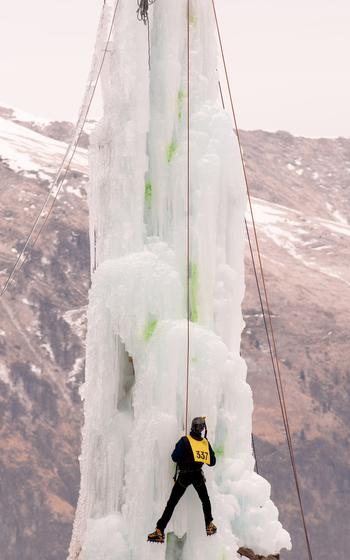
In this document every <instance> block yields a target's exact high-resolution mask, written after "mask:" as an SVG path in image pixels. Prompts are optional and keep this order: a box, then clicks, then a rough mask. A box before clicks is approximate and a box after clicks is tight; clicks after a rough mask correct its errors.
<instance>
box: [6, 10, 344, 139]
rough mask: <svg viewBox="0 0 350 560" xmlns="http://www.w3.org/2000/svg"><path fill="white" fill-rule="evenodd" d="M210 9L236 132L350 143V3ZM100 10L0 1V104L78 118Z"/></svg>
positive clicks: (95, 113) (40, 113)
mask: <svg viewBox="0 0 350 560" xmlns="http://www.w3.org/2000/svg"><path fill="white" fill-rule="evenodd" d="M128 1H130V2H133V1H134V2H135V10H136V0H128ZM156 1H161V0H156ZM216 3H217V8H218V13H219V18H220V22H221V26H222V33H223V39H224V47H225V53H226V56H227V62H228V67H229V71H230V76H231V82H232V90H233V93H234V98H235V106H236V111H237V117H238V122H239V126H240V127H241V128H245V129H256V128H262V129H265V130H288V131H289V132H292V133H294V134H300V135H304V136H341V135H342V136H350V109H349V101H350V76H349V62H348V57H349V53H350V32H349V28H350V0H216ZM101 5H102V0H11V1H9V0H0V6H1V20H0V69H1V72H0V79H1V82H0V83H1V88H0V105H1V104H10V105H14V106H17V107H19V108H21V109H23V110H24V111H27V112H30V113H33V114H35V115H38V116H42V117H46V118H50V119H69V120H75V119H76V117H77V113H78V109H79V106H80V100H81V97H82V94H83V91H84V87H85V82H86V78H87V75H88V71H89V67H90V60H91V55H92V49H93V45H94V40H95V33H96V28H97V23H98V18H99V13H100V9H101ZM98 110H99V105H98V104H96V105H95V109H94V116H96V115H97V113H98Z"/></svg>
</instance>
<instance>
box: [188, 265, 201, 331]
mask: <svg viewBox="0 0 350 560" xmlns="http://www.w3.org/2000/svg"><path fill="white" fill-rule="evenodd" d="M198 276H199V272H198V265H197V264H195V263H191V269H190V302H191V311H190V319H191V321H193V323H198V286H199V283H198Z"/></svg>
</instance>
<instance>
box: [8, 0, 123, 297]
mask: <svg viewBox="0 0 350 560" xmlns="http://www.w3.org/2000/svg"><path fill="white" fill-rule="evenodd" d="M119 3H120V0H117V2H116V4H115V8H114V13H113V17H112V22H111V27H110V30H109V34H108V39H107V43H106V47H105V48H104V51H103V56H102V60H101V64H100V67H99V70H98V73H97V77H96V79H95V83H94V85H93V88H92V94H91V97H90V100H89V103H88V105H87V108H86V110H85V115H84V105H83V106H82V109H81V113H80V115H79V117H78V120H77V125H76V127H75V130H74V133H73V136H72V140H71V142H70V144H69V146H68V147H67V150H66V152H65V154H64V157H63V159H62V162H61V164H60V167H59V169H58V171H57V173H56V175H55V178H54V180H53V183H52V185H51V187H50V190H49V192H48V194H47V196H46V199H45V201H44V204H43V205H42V207H41V209H40V212H39V214H38V216H37V218H36V220H35V222H34V224H33V226H32V228H31V230H30V232H29V235H28V236H27V238H26V241H25V244H24V246H23V248H22V250H21V253H20V254H19V256H18V257H17V260H16V262H15V264H14V266H13V268H12V270H11V272H10V274H9V276H8V278H7V280H6V282H5V284H4V287H3V289H2V290H1V293H0V297H1V296H3V295H4V293H5V292H6V291H7V289H8V287H9V286H10V284H11V282H12V279H13V277H14V275H15V273H16V272H17V269H18V272H20V270H21V268H22V267H23V265H24V263H25V261H26V259H27V257H28V254H27V255H26V250H27V247H28V246H29V243H30V241H31V239H32V236H33V234H34V231H35V229H36V227H37V225H38V223H39V221H40V219H41V218H43V217H44V213H45V210H46V206H47V205H48V202H49V200H50V197H51V195H52V193H53V192H54V189H55V187H58V188H57V191H56V193H55V195H54V198H53V201H52V203H51V206H50V208H49V210H48V212H47V214H46V216H45V217H44V222H43V224H42V225H41V226H40V228H39V231H38V233H37V235H36V237H35V239H34V242H33V244H32V246H31V247H30V248H29V254H30V251H32V250H33V248H34V246H35V244H36V242H37V240H38V238H39V236H40V234H41V232H42V230H43V229H44V227H45V225H46V223H47V220H48V218H49V217H50V215H51V212H52V209H53V206H54V205H55V202H56V200H57V197H58V195H59V193H60V190H61V187H62V184H63V182H64V180H65V179H66V177H67V174H68V171H69V168H70V164H71V162H72V159H73V157H74V155H75V152H76V149H77V146H78V142H79V139H80V137H81V135H82V132H83V129H84V125H85V123H86V119H87V116H88V113H89V110H90V107H91V103H92V101H93V98H94V95H95V92H96V88H97V84H98V80H99V77H100V75H101V71H102V67H103V64H104V61H105V58H106V53H107V46H108V44H109V42H110V38H111V35H112V31H113V28H114V23H115V19H116V14H117V10H118V6H119ZM103 11H104V8H103V10H102V12H103ZM92 84H93V81H91V82H90V83H89V85H88V88H87V89H88V90H89V89H90V87H91V86H92ZM81 121H82V123H81V124H79V123H80V122H81ZM78 131H79V132H78ZM72 148H73V152H72V154H71V156H70V158H69V161H68V165H67V167H66V170H65V173H64V175H63V178H61V177H60V176H61V173H62V170H63V168H64V165H65V162H66V160H67V158H68V156H69V153H70V151H71V149H72ZM19 265H20V266H19Z"/></svg>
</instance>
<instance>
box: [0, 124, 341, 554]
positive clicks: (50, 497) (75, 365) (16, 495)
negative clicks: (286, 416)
mask: <svg viewBox="0 0 350 560" xmlns="http://www.w3.org/2000/svg"><path fill="white" fill-rule="evenodd" d="M5 120H6V119H5ZM12 124H13V123H12V122H11V125H12ZM15 124H16V127H15V128H11V129H10V127H9V123H6V126H5V128H4V129H3V132H4V134H5V129H7V133H6V134H7V135H8V143H7V142H5V140H4V137H3V136H2V134H3V133H2V132H1V130H0V136H1V138H2V142H4V144H7V147H5V148H4V152H3V153H0V158H1V161H0V184H1V199H0V216H1V236H0V259H1V263H0V269H1V275H0V279H1V281H3V280H4V279H5V278H6V272H7V271H8V270H9V268H10V266H11V264H13V263H14V260H15V257H16V255H17V252H18V250H20V248H21V245H22V243H23V241H24V239H25V237H26V235H27V234H28V232H29V230H30V227H31V224H32V223H33V220H34V218H35V216H36V212H37V210H38V208H39V206H40V203H41V201H42V200H43V199H44V197H45V195H46V193H47V187H48V183H47V180H43V179H41V178H40V176H39V175H38V173H40V172H41V171H42V172H43V173H47V175H48V176H52V174H53V173H54V171H55V169H54V168H55V163H52V165H51V164H50V156H49V154H50V152H51V153H52V157H53V160H56V162H57V161H58V160H59V157H58V153H57V152H56V147H57V146H56V144H52V141H51V139H50V138H48V137H46V136H45V135H43V134H38V133H37V132H36V134H35V135H34V137H33V136H32V135H31V134H30V135H29V137H28V136H26V134H27V131H28V130H29V132H30V129H29V128H28V126H26V127H23V126H20V125H18V123H15ZM17 127H18V128H17ZM22 129H23V130H22ZM10 130H11V131H13V134H14V136H13V137H12V138H10V136H11V134H10V132H9V131H10ZM23 138H24V139H25V143H26V146H28V149H30V152H29V154H28V157H26V159H25V162H26V165H25V166H24V168H23V167H22V168H21V167H20V162H21V160H22V158H23V143H22V142H24V140H23ZM242 140H243V144H244V154H245V158H246V161H247V171H248V177H249V180H250V184H251V189H252V195H253V204H254V214H255V218H256V223H257V229H258V235H259V241H260V247H261V252H262V261H263V265H264V268H265V275H266V280H267V286H268V289H269V299H270V305H271V309H272V313H273V322H274V326H275V330H276V341H277V345H278V349H279V356H280V361H281V367H282V374H283V379H284V384H285V388H286V398H287V407H288V410H289V413H290V421H291V429H292V433H293V440H294V443H295V447H296V458H297V463H298V467H299V473H300V479H301V485H302V491H303V496H304V502H305V510H306V514H307V520H308V522H309V525H310V537H311V544H312V547H313V551H314V555H315V556H317V558H318V559H319V560H328V558H329V557H330V556H331V554H332V550H333V549H334V545H333V544H332V543H334V542H337V547H336V548H337V558H340V559H342V560H343V559H344V560H345V558H347V550H348V547H349V544H350V543H349V536H348V533H347V531H346V526H347V519H348V512H349V509H348V503H349V500H348V492H349V487H348V482H347V481H348V480H349V478H350V472H349V465H348V449H349V436H348V423H349V421H350V416H349V407H348V399H349V395H350V376H349V367H348V363H349V359H350V355H349V351H348V344H347V338H348V337H347V331H348V324H349V319H350V317H349V308H350V306H349V300H350V293H349V285H348V282H349V281H350V278H349V275H348V271H347V267H346V263H347V261H348V259H349V252H350V250H349V247H348V236H349V229H348V226H347V219H348V216H349V215H350V214H349V204H350V198H349V196H348V193H349V174H348V172H347V171H346V169H347V162H348V161H349V160H350V156H349V154H350V140H346V139H339V140H309V139H304V138H294V137H292V136H290V135H289V134H286V133H277V134H270V133H264V132H261V131H256V132H242ZM58 145H59V146H61V148H60V150H61V152H60V153H63V150H64V143H62V142H61V143H58ZM17 146H18V149H17ZM57 149H58V147H57ZM9 152H11V158H9V157H8V156H9ZM58 152H59V150H58ZM6 154H7V157H6ZM79 157H81V158H84V152H80V154H79ZM6 159H7V161H6ZM296 160H298V161H301V162H302V169H303V173H296V170H298V169H299V167H300V166H298V164H297V163H296ZM10 161H11V162H12V164H11V163H10ZM30 161H33V162H34V163H33V169H30ZM85 162H86V160H85ZM288 164H290V166H291V165H293V166H294V169H291V168H290V166H289V167H288ZM12 165H13V168H12ZM84 165H86V163H85V164H84ZM84 165H83V161H82V160H79V163H78V167H77V168H73V169H72V170H71V172H70V173H69V176H68V181H67V183H66V185H65V189H64V190H63V192H62V195H61V196H60V199H59V201H58V203H57V206H56V208H55V210H54V212H53V214H52V217H51V219H50V223H49V225H48V227H47V229H45V231H44V232H43V235H42V237H41V238H40V240H39V241H38V243H37V246H36V248H35V250H34V252H33V254H32V256H31V259H30V261H29V262H28V263H27V264H26V265H25V266H24V267H23V270H22V272H21V273H20V275H19V276H18V278H17V280H16V283H15V284H14V285H13V286H12V287H11V288H10V290H9V292H8V293H7V295H6V296H5V297H4V298H2V299H1V301H0V307H1V318H2V321H1V325H0V356H1V367H0V389H1V391H0V415H1V454H0V463H1V469H2V480H3V487H2V488H3V499H2V500H1V504H0V511H1V518H2V519H3V520H5V521H4V523H3V524H2V526H1V528H0V542H1V543H2V551H3V557H4V560H12V559H14V558H16V557H21V559H22V560H32V559H33V558H35V557H37V558H46V559H47V560H62V559H63V558H65V556H66V553H67V549H68V542H69V538H70V533H71V525H72V520H73V512H74V507H75V502H76V493H77V489H78V480H79V471H78V461H77V457H78V454H79V441H80V419H81V416H80V414H81V408H80V399H79V395H78V386H79V384H80V382H81V379H82V375H83V365H84V333H85V311H86V303H87V293H88V287H89V246H88V234H87V208H86V202H85V194H86V191H85V187H86V182H87V176H86V167H84ZM38 167H39V170H38ZM308 168H310V170H308ZM31 171H32V172H33V173H31ZM315 173H317V174H318V177H317V178H313V174H315ZM329 173H331V174H332V175H329ZM327 178H328V179H327ZM247 218H248V221H249V215H247ZM246 265H247V290H246V298H245V312H244V318H245V322H246V329H245V332H244V339H243V345H242V353H243V355H244V357H245V359H246V360H247V363H248V370H249V376H250V383H251V384H252V386H253V389H254V399H255V422H254V432H255V436H256V447H257V452H258V466H259V469H260V470H261V472H262V473H263V474H264V475H265V476H266V477H267V478H268V479H269V480H270V481H271V483H272V492H273V498H274V500H275V501H276V502H277V503H278V505H279V508H280V510H281V519H282V522H283V523H284V524H285V525H286V526H287V527H288V528H291V532H292V538H293V544H294V549H293V551H292V552H291V553H285V554H284V557H285V559H286V560H287V559H289V558H290V559H293V560H294V559H295V560H296V559H298V560H304V559H305V560H306V558H307V555H306V551H305V546H304V542H303V536H302V531H301V526H300V520H299V517H298V512H297V503H296V497H295V490H294V486H293V482H292V478H291V472H290V467H289V464H288V456H287V450H286V446H285V443H284V442H285V437H284V433H283V427H282V422H281V416H280V412H279V407H278V400H277V395H276V391H275V389H274V384H273V374H272V372H271V366H270V362H269V355H268V354H269V352H268V348H267V344H266V336H265V334H264V329H263V321H262V316H261V309H260V307H259V300H258V296H257V290H256V287H255V280H254V275H253V271H252V267H251V263H250V257H249V253H248V251H247V260H246ZM324 488H327V492H326V493H325V492H324Z"/></svg>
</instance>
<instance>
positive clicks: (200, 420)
mask: <svg viewBox="0 0 350 560" xmlns="http://www.w3.org/2000/svg"><path fill="white" fill-rule="evenodd" d="M206 427H207V426H206V423H205V416H197V417H196V418H193V420H192V424H191V432H194V433H195V434H197V435H198V436H201V435H202V432H203V430H206Z"/></svg>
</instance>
